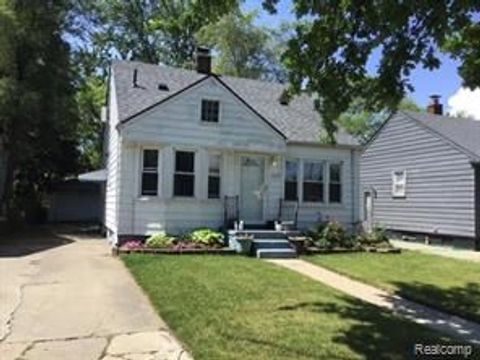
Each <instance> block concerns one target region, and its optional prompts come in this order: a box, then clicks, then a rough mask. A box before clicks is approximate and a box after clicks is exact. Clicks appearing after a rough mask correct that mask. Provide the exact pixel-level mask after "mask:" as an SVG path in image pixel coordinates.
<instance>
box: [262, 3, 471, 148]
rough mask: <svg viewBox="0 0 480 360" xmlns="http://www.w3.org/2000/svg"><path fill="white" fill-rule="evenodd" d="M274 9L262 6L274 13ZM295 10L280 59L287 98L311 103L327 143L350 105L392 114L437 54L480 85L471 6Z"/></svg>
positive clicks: (310, 6) (311, 6)
mask: <svg viewBox="0 0 480 360" xmlns="http://www.w3.org/2000/svg"><path fill="white" fill-rule="evenodd" d="M277 3H278V0H264V3H263V4H264V7H265V8H266V9H267V10H269V11H271V12H275V8H276V5H277ZM294 6H295V14H296V17H297V19H299V20H300V21H301V22H300V23H299V25H298V26H297V28H296V34H295V36H294V37H293V38H292V39H291V41H290V42H289V46H288V50H287V51H286V54H285V63H286V65H287V67H288V69H289V70H290V82H291V92H292V93H293V94H295V93H299V92H301V91H307V92H309V93H312V94H314V95H315V96H316V97H317V101H316V108H317V110H318V111H319V112H320V114H321V115H322V117H323V119H324V123H325V126H326V129H327V131H328V133H329V134H330V136H331V138H332V140H333V134H334V132H335V130H336V121H337V120H338V118H339V116H340V114H341V113H343V112H344V111H346V110H347V109H348V108H349V106H350V104H352V102H353V101H354V100H355V99H357V98H362V99H363V101H364V102H365V105H366V107H367V108H368V109H369V110H371V111H379V110H380V109H383V108H385V107H387V108H389V109H394V108H396V107H397V105H398V103H399V102H400V101H401V100H402V99H403V98H404V97H405V95H406V92H407V90H410V91H411V90H412V89H413V86H412V84H411V83H410V74H411V72H412V70H413V69H415V68H416V67H417V66H422V67H424V68H427V69H430V70H432V69H436V68H438V67H439V66H440V60H439V58H438V49H441V50H442V51H445V52H446V53H448V54H450V55H451V56H452V57H454V58H457V59H459V60H460V62H461V65H460V68H459V73H460V75H461V76H462V78H463V80H464V85H465V86H467V87H470V88H474V87H476V86H480V71H479V70H480V63H479V62H478V59H479V57H480V36H479V35H480V23H479V21H478V12H479V11H480V2H479V1H477V0H466V1H434V2H431V1H415V0H405V1H401V2H396V1H393V2H392V1H389V0H380V1H370V2H369V1H366V2H365V1H360V2H359V1H355V0H345V1H340V2H339V1H333V0H325V1H307V0H294ZM376 51H378V52H380V54H381V55H380V61H379V66H378V69H377V72H376V74H374V75H373V76H372V75H371V74H368V73H367V63H368V61H369V60H370V59H371V56H372V54H373V53H374V52H376Z"/></svg>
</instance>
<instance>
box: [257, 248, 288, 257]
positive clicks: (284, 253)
mask: <svg viewBox="0 0 480 360" xmlns="http://www.w3.org/2000/svg"><path fill="white" fill-rule="evenodd" d="M296 257H297V253H296V252H295V250H293V249H258V250H257V258H259V259H294V258H296Z"/></svg>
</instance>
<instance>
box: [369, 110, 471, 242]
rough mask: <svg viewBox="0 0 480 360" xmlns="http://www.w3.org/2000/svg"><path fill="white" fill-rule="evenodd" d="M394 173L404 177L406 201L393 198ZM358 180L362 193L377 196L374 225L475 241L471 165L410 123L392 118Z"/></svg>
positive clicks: (372, 146)
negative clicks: (371, 190) (370, 191)
mask: <svg viewBox="0 0 480 360" xmlns="http://www.w3.org/2000/svg"><path fill="white" fill-rule="evenodd" d="M395 170H406V171H407V185H406V197H405V198H393V197H392V172H393V171H395ZM360 179H361V187H362V190H365V189H367V188H372V187H373V188H374V189H375V190H376V192H377V197H376V198H375V199H374V211H373V215H374V222H375V224H376V225H380V226H383V227H385V228H388V229H393V230H400V231H412V232H422V233H438V234H443V235H453V236H462V237H463V236H465V237H473V236H474V235H475V201H474V171H473V168H472V165H471V162H470V159H469V158H468V156H467V155H465V154H464V153H463V152H461V151H460V150H458V149H457V148H456V147H455V146H454V145H452V144H450V143H449V142H448V141H447V140H445V139H443V138H441V137H440V136H438V135H436V134H434V133H432V132H431V131H429V130H427V129H426V128H424V127H423V126H422V125H421V124H419V123H417V122H416V121H415V120H412V119H409V118H407V117H406V116H404V115H402V114H397V115H395V116H394V117H393V118H391V119H390V120H389V121H388V122H387V123H386V124H385V126H384V127H383V128H382V130H381V131H380V132H379V134H378V135H377V137H376V138H375V139H374V140H373V142H372V143H371V144H370V145H369V146H368V147H367V149H366V150H365V151H364V153H363V155H362V162H361V171H360ZM362 193H363V191H362ZM362 203H363V199H362ZM362 212H363V209H362Z"/></svg>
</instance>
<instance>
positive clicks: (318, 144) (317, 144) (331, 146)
mask: <svg viewBox="0 0 480 360" xmlns="http://www.w3.org/2000/svg"><path fill="white" fill-rule="evenodd" d="M287 145H299V146H314V147H320V148H326V149H345V150H361V149H362V148H363V146H362V145H343V144H341V145H339V144H322V143H321V142H319V141H317V142H315V141H310V142H309V141H298V140H292V141H288V140H287Z"/></svg>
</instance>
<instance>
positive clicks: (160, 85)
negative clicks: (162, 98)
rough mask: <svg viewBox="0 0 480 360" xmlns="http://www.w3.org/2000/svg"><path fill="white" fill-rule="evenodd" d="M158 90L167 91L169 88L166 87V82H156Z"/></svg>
mask: <svg viewBox="0 0 480 360" xmlns="http://www.w3.org/2000/svg"><path fill="white" fill-rule="evenodd" d="M158 90H161V91H168V90H169V88H168V85H167V84H164V83H160V84H158Z"/></svg>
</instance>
